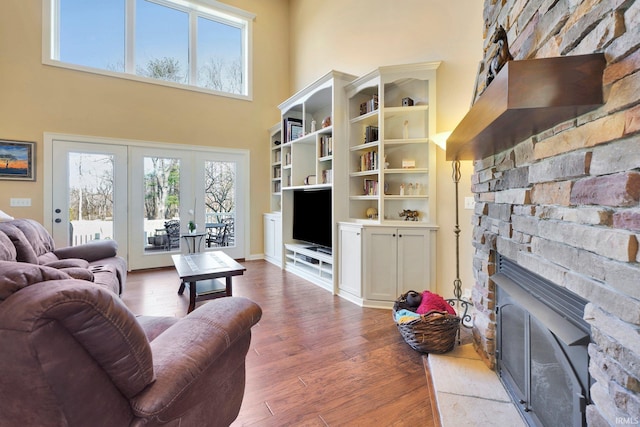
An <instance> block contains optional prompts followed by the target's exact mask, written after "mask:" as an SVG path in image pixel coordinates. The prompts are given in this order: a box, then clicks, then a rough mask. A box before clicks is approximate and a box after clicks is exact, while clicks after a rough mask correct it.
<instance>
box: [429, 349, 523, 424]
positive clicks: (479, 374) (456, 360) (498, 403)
mask: <svg viewBox="0 0 640 427" xmlns="http://www.w3.org/2000/svg"><path fill="white" fill-rule="evenodd" d="M427 362H428V364H429V371H430V372H431V378H432V383H433V388H434V390H435V395H436V400H437V404H438V411H439V412H440V422H441V423H442V427H453V426H461V425H464V426H473V425H477V426H509V427H520V426H522V427H525V426H526V424H525V423H524V421H522V418H521V417H520V414H519V413H518V410H517V409H516V408H515V407H514V405H513V403H512V402H511V399H510V398H509V396H508V395H507V392H506V390H505V389H504V387H503V386H502V383H501V382H500V379H499V378H498V376H497V375H496V373H495V372H493V371H492V370H490V369H489V368H488V367H487V365H485V364H484V362H483V361H482V360H481V359H480V356H479V355H478V354H477V353H476V351H475V349H474V348H473V344H463V345H459V346H456V347H455V348H454V349H453V350H452V351H451V352H449V353H445V354H430V355H429V356H428V358H427Z"/></svg>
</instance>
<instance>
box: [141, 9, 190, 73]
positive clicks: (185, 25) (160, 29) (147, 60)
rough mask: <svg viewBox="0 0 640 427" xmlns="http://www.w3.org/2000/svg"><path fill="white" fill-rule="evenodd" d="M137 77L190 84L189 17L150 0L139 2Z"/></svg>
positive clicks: (184, 13)
mask: <svg viewBox="0 0 640 427" xmlns="http://www.w3.org/2000/svg"><path fill="white" fill-rule="evenodd" d="M135 61H136V74H137V75H139V76H145V77H151V78H154V79H160V80H167V81H171V82H177V83H188V76H189V15H188V14H187V13H186V12H182V11H180V10H176V9H173V8H170V7H167V6H163V5H159V4H157V3H152V2H150V1H146V0H138V1H137V2H136V59H135Z"/></svg>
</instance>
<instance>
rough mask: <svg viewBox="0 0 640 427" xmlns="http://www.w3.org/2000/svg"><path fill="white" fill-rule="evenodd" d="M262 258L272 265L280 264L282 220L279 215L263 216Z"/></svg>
mask: <svg viewBox="0 0 640 427" xmlns="http://www.w3.org/2000/svg"><path fill="white" fill-rule="evenodd" d="M264 256H265V258H266V260H267V261H269V262H271V263H273V264H276V265H280V264H281V261H282V219H281V218H280V215H272V214H265V215H264Z"/></svg>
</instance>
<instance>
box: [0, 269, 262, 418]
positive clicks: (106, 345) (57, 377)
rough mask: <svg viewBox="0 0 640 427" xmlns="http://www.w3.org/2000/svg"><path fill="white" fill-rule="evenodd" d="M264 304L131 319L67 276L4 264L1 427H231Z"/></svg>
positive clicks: (239, 301)
mask: <svg viewBox="0 0 640 427" xmlns="http://www.w3.org/2000/svg"><path fill="white" fill-rule="evenodd" d="M261 313H262V312H261V310H260V307H259V306H258V305H257V304H255V303H254V302H252V301H250V300H249V299H246V298H240V297H229V298H220V299H217V300H215V301H211V302H209V303H207V304H204V305H202V306H200V307H199V308H197V309H196V310H194V311H193V312H192V313H190V314H189V315H187V316H186V317H185V318H182V319H177V318H162V317H137V318H136V317H135V316H134V315H133V314H132V313H131V312H130V311H129V310H128V309H127V307H126V306H125V305H124V304H123V302H122V301H121V299H120V298H119V297H118V296H117V295H116V294H114V293H113V292H109V291H107V290H105V289H103V288H102V287H100V286H95V285H93V284H91V283H89V282H86V281H83V280H77V279H71V278H69V275H68V274H67V273H65V272H64V271H61V270H57V269H54V268H50V267H46V266H41V265H36V264H26V263H18V262H6V261H0V349H1V350H0V379H1V380H0V402H1V403H0V405H1V410H0V426H3V427H5V426H6V427H13V426H16V427H17V426H20V427H22V426H40V427H47V426H72V427H73V426H109V427H112V426H146V427H152V426H174V427H178V426H182V427H185V426H190V427H191V426H208V427H211V426H214V427H215V426H228V425H229V424H230V423H231V422H232V421H233V420H234V419H235V418H236V417H237V415H238V412H239V410H240V405H241V403H242V398H243V395H244V385H245V357H246V354H247V351H248V348H249V343H250V340H251V327H252V326H253V325H254V324H255V323H256V322H258V320H259V319H260V317H261Z"/></svg>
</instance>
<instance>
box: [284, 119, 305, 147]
mask: <svg viewBox="0 0 640 427" xmlns="http://www.w3.org/2000/svg"><path fill="white" fill-rule="evenodd" d="M282 128H283V129H285V135H284V142H285V143H287V142H291V141H293V140H295V139H298V138H300V137H301V136H302V120H301V119H296V118H293V117H285V118H284V119H282Z"/></svg>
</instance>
